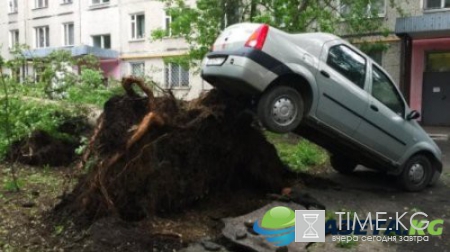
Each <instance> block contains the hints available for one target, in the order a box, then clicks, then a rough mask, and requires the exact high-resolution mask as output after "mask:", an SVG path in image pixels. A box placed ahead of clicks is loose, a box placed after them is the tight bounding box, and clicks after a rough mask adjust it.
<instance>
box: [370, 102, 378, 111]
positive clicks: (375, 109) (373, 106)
mask: <svg viewBox="0 0 450 252" xmlns="http://www.w3.org/2000/svg"><path fill="white" fill-rule="evenodd" d="M370 108H371V109H372V110H373V111H375V112H378V107H377V106H375V105H373V104H372V105H370Z"/></svg>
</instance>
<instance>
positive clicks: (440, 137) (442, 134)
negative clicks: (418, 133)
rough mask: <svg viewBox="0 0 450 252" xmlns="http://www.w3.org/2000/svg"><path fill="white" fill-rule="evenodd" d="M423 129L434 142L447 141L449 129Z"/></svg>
mask: <svg viewBox="0 0 450 252" xmlns="http://www.w3.org/2000/svg"><path fill="white" fill-rule="evenodd" d="M423 129H424V130H425V131H426V132H427V133H428V134H429V135H430V137H431V138H432V139H433V140H435V141H448V139H449V135H450V127H435V126H423Z"/></svg>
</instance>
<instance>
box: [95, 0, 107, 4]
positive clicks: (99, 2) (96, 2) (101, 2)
mask: <svg viewBox="0 0 450 252" xmlns="http://www.w3.org/2000/svg"><path fill="white" fill-rule="evenodd" d="M104 3H109V0H92V5H95V4H104Z"/></svg>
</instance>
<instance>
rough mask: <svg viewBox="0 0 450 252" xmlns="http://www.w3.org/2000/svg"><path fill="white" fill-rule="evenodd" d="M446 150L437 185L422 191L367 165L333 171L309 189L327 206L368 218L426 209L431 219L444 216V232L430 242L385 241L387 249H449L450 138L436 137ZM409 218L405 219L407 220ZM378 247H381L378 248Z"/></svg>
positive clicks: (360, 248) (365, 248)
mask: <svg viewBox="0 0 450 252" xmlns="http://www.w3.org/2000/svg"><path fill="white" fill-rule="evenodd" d="M437 143H438V145H439V146H440V147H441V149H442V152H443V155H444V156H443V162H444V166H443V173H442V176H441V179H440V181H439V182H438V183H437V185H435V186H433V187H430V188H427V189H426V190H424V191H422V192H419V193H410V192H404V191H402V190H401V189H400V188H399V187H398V186H397V182H396V178H395V177H391V176H387V175H385V174H382V173H378V172H375V171H369V170H367V169H364V167H358V168H357V170H356V171H355V173H354V174H352V175H349V176H346V175H342V174H339V173H337V172H334V171H330V172H328V173H326V174H324V175H322V177H323V178H324V180H323V181H317V182H316V183H313V184H312V185H308V189H305V190H307V192H308V193H310V194H311V195H312V196H313V197H315V198H317V199H318V200H319V201H321V202H322V203H323V204H325V206H326V207H327V210H334V211H338V210H342V209H345V210H346V211H355V212H356V213H358V215H361V216H362V217H364V218H365V216H366V215H367V213H368V212H371V213H372V215H374V214H375V212H387V213H388V215H393V216H395V212H400V213H404V212H408V215H407V216H410V215H411V214H414V213H415V212H425V213H426V214H428V215H429V217H428V218H427V219H428V220H433V219H443V220H444V229H443V234H442V236H429V238H430V240H429V241H428V242H420V243H417V242H395V243H393V242H390V243H384V244H383V246H384V249H382V250H384V251H433V252H435V251H436V252H437V251H448V252H450V141H437ZM408 220H409V218H408V219H406V221H404V222H408ZM373 243H376V242H372V244H370V242H367V243H366V244H365V245H364V246H358V247H357V248H356V250H358V251H371V250H373V249H372V247H373V246H374V245H376V247H377V248H379V246H380V244H379V242H378V244H373ZM377 250H379V249H377Z"/></svg>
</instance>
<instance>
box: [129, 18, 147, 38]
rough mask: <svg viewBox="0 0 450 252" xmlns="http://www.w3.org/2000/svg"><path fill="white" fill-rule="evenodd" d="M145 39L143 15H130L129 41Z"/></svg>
mask: <svg viewBox="0 0 450 252" xmlns="http://www.w3.org/2000/svg"><path fill="white" fill-rule="evenodd" d="M144 37H145V15H144V14H135V15H131V39H143V38H144Z"/></svg>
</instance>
